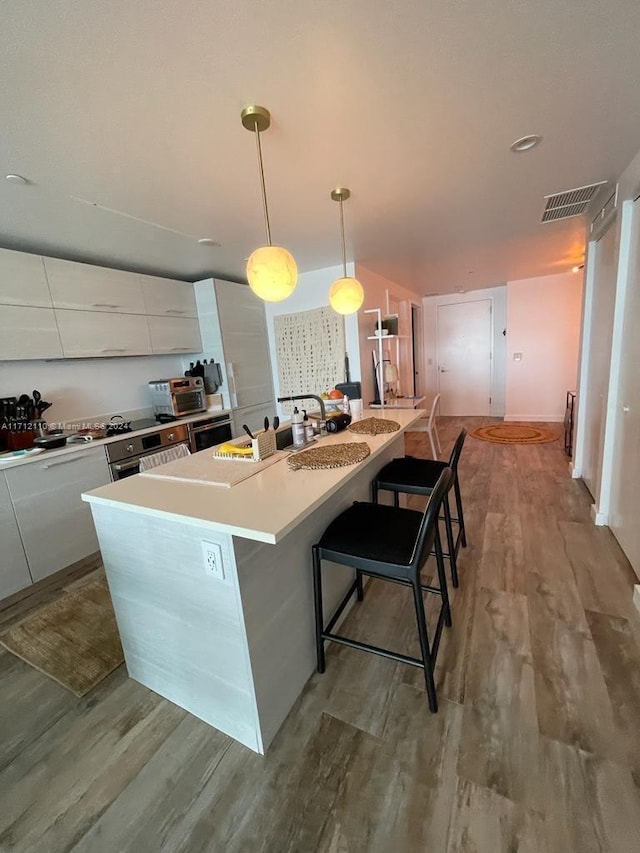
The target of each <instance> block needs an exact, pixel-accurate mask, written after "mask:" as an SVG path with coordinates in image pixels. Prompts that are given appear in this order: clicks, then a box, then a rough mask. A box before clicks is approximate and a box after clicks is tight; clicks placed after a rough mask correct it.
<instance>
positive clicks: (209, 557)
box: [201, 542, 224, 581]
mask: <svg viewBox="0 0 640 853" xmlns="http://www.w3.org/2000/svg"><path fill="white" fill-rule="evenodd" d="M201 544H202V558H203V560H204V568H205V571H206V573H207V574H208V575H213V577H214V578H218V579H219V580H221V581H223V580H224V563H223V562H222V548H221V547H220V545H218V544H217V543H215V542H202V543H201Z"/></svg>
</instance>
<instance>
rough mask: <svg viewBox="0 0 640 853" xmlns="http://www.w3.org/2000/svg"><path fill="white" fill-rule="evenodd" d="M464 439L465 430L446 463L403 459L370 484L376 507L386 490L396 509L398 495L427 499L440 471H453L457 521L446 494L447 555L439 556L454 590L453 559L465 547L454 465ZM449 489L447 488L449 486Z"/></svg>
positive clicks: (460, 503) (391, 465) (390, 465)
mask: <svg viewBox="0 0 640 853" xmlns="http://www.w3.org/2000/svg"><path fill="white" fill-rule="evenodd" d="M466 437H467V431H466V429H463V430H461V432H460V434H459V435H458V437H457V439H456V443H455V444H454V445H453V450H452V451H451V456H450V457H449V461H448V462H440V461H438V460H437V459H418V458H416V457H415V456H404V457H402V458H400V459H393V460H392V461H391V462H389V464H388V465H385V466H384V468H382V470H381V471H379V472H378V475H377V477H376V478H375V480H374V481H373V483H372V492H373V502H374V503H376V504H377V503H378V492H379V490H380V489H386V490H388V491H392V492H393V501H394V506H399V505H400V499H399V498H400V493H401V492H404V493H406V494H410V495H427V496H428V495H430V494H431V493H432V491H433V489H434V488H435V485H436V483H437V482H438V478H439V477H440V474H441V473H442V471H443V470H444V469H445V468H447V467H449V468H451V470H452V471H453V484H452V485H453V490H454V494H455V498H456V512H457V518H453V517H452V515H451V507H450V504H449V493H448V492H447V494H446V495H445V496H444V501H443V510H444V523H445V529H446V533H447V548H448V552H447V553H445V554H444V555H443V556H444V557H447V558H448V560H449V565H450V567H451V582H452V584H453V585H454V587H457V586H458V566H457V557H458V551H459V550H460V545H461V544H462V547H463V548H466V547H467V536H466V531H465V527H464V515H463V513H462V496H461V495H460V481H459V479H458V462H459V461H460V454H461V453H462V448H463V446H464V441H465V438H466ZM450 488H451V486H450ZM452 522H455V523H456V524H457V525H458V535H457V536H456V538H455V540H454V537H453V525H452Z"/></svg>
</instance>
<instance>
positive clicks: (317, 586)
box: [312, 545, 325, 672]
mask: <svg viewBox="0 0 640 853" xmlns="http://www.w3.org/2000/svg"><path fill="white" fill-rule="evenodd" d="M312 552H313V600H314V604H315V612H316V657H317V661H318V672H324V670H325V660H324V640H323V638H322V632H323V631H324V615H323V612H322V572H321V562H322V561H321V558H320V549H319V548H318V546H317V545H314V546H313V548H312Z"/></svg>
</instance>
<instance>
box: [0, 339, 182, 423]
mask: <svg viewBox="0 0 640 853" xmlns="http://www.w3.org/2000/svg"><path fill="white" fill-rule="evenodd" d="M190 358H191V360H192V359H193V356H191V357H184V356H174V355H153V356H144V357H136V358H100V359H98V358H92V359H74V360H69V359H67V360H65V361H20V362H16V361H3V362H0V397H9V396H16V395H20V394H28V395H29V396H31V393H32V391H33V389H34V388H36V389H37V390H38V391H40V393H41V394H42V396H43V398H44V399H45V400H49V401H50V402H51V403H53V406H52V407H51V408H50V409H49V410H48V411H47V413H46V419H47V420H48V421H51V422H53V421H56V422H59V421H70V420H74V419H78V418H86V417H91V416H94V415H96V414H97V413H109V414H116V413H120V412H126V411H139V410H147V409H149V407H150V398H149V392H148V388H147V383H148V382H149V380H151V379H164V378H166V377H170V376H182V375H183V374H184V371H185V370H186V369H187V368H188V367H189V360H190Z"/></svg>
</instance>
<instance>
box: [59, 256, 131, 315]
mask: <svg viewBox="0 0 640 853" xmlns="http://www.w3.org/2000/svg"><path fill="white" fill-rule="evenodd" d="M44 267H45V270H46V272H47V278H48V279H49V289H50V290H51V299H52V302H53V306H54V308H73V309H76V310H80V311H82V310H85V311H108V312H110V313H124V314H144V313H145V307H144V297H143V295H142V284H141V282H140V276H139V275H138V274H137V273H132V272H124V271H123V270H112V269H106V268H105V267H94V266H92V265H91V264H79V263H76V262H75V261H62V260H59V259H58V258H45V259H44Z"/></svg>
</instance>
